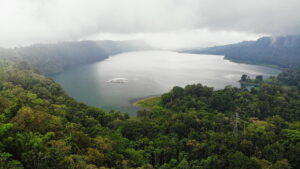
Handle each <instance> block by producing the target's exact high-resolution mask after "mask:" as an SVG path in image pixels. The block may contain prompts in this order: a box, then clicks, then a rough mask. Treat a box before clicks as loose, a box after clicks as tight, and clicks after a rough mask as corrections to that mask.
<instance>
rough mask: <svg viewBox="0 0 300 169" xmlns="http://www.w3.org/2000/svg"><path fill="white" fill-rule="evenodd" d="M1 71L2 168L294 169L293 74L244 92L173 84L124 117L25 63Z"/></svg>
mask: <svg viewBox="0 0 300 169" xmlns="http://www.w3.org/2000/svg"><path fill="white" fill-rule="evenodd" d="M0 65H1V66H0V169H2V168H3V169H4V168H5V169H7V168H8V169H10V168H16V169H22V168H26V169H27V168H28V169H52V168H59V169H83V168H85V169H96V168H102V169H104V168H120V169H121V168H139V169H153V168H159V169H171V168H172V169H173V168H175V169H190V168H191V169H204V168H207V169H208V168H209V169H218V168H245V169H246V168H247V169H248V168H249V169H252V168H253V169H254V168H255V169H256V168H262V169H267V168H268V169H277V168H278V169H279V168H284V169H285V168H286V169H291V168H293V169H294V168H295V169H296V168H297V167H298V166H300V162H299V159H300V156H299V154H300V149H299V147H300V135H299V132H300V123H299V121H300V120H299V118H300V115H299V113H300V111H299V110H300V101H299V100H300V91H299V89H298V88H294V87H290V86H289V87H286V86H288V85H291V83H286V82H285V80H282V79H293V80H296V81H297V78H285V77H286V76H289V75H290V73H289V72H291V71H288V72H285V73H283V74H281V75H279V77H280V78H274V79H273V80H265V81H262V82H260V83H261V85H260V87H258V88H252V89H251V90H247V89H243V88H233V87H230V86H228V87H225V88H224V89H222V90H217V91H215V90H213V88H211V87H207V86H203V85H201V84H195V85H187V86H186V87H184V88H181V87H174V88H173V89H172V90H171V91H170V92H168V93H166V94H163V95H162V96H161V97H155V98H151V99H146V100H143V101H141V102H139V103H140V104H139V105H140V106H145V107H146V109H145V110H141V111H138V112H137V116H136V117H129V116H128V115H127V114H122V113H120V112H115V111H110V112H105V111H104V110H102V109H100V108H95V107H88V106H86V105H84V104H82V103H78V102H76V101H75V100H74V99H72V98H70V97H69V96H67V95H66V94H65V92H64V91H63V90H62V88H61V87H60V86H59V85H58V84H56V83H54V82H53V81H52V80H51V79H48V78H46V77H44V76H42V75H40V74H38V73H36V72H35V71H34V70H32V69H31V68H30V66H24V65H23V66H21V67H20V66H19V64H18V62H12V61H7V60H0ZM293 73H297V72H293ZM292 77H294V75H292ZM246 79H247V78H246ZM294 84H295V83H294V82H293V84H292V85H294ZM297 84H298V82H297Z"/></svg>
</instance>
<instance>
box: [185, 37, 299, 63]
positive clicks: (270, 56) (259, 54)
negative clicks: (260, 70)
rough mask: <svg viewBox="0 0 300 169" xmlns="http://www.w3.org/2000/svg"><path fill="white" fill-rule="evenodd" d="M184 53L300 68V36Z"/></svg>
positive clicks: (265, 38) (267, 39) (260, 40)
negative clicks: (220, 56) (214, 55)
mask: <svg viewBox="0 0 300 169" xmlns="http://www.w3.org/2000/svg"><path fill="white" fill-rule="evenodd" d="M183 52H187V53H202V54H218V55H225V59H229V60H232V61H237V62H243V63H252V64H266V65H276V66H278V67H281V68H297V67H299V66H300V35H295V36H282V37H276V38H272V37H262V38H260V39H258V40H256V41H245V42H241V43H236V44H231V45H225V46H216V47H211V48H205V49H190V50H184V51H183Z"/></svg>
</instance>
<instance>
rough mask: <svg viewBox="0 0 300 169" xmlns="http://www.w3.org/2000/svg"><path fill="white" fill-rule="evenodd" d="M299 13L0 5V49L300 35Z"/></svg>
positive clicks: (181, 4) (227, 4)
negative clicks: (104, 39) (128, 39)
mask: <svg viewBox="0 0 300 169" xmlns="http://www.w3.org/2000/svg"><path fill="white" fill-rule="evenodd" d="M299 9H300V1H299V0H285V1H282V0H264V1H262V0H243V1H241V0H226V1H220V0H184V1H183V0H149V1H142V0H0V23H1V26H0V46H15V45H24V44H31V43H38V42H56V41H68V40H79V39H85V38H87V37H92V36H94V37H96V36H98V35H99V34H102V35H103V34H110V35H112V34H114V35H115V36H116V35H120V36H119V37H120V38H121V36H130V35H134V36H140V37H141V35H143V34H144V35H151V34H152V35H156V36H158V35H162V36H166V37H167V36H169V35H170V34H172V33H174V32H181V35H183V34H186V35H188V36H189V35H190V34H191V33H192V32H195V31H197V30H201V31H207V32H210V33H214V32H216V33H220V32H229V33H231V34H232V35H233V36H232V37H233V38H234V34H240V35H241V36H240V38H239V39H242V38H245V39H251V38H253V35H257V36H258V35H261V34H267V35H285V34H298V33H300V29H299V28H300V15H299ZM188 31H191V32H190V33H182V32H188ZM172 37H173V36H172ZM203 37H205V38H207V36H203ZM142 38H143V37H142ZM174 38H176V37H175V36H174ZM178 38H179V39H180V36H178ZM199 38H201V37H199ZM148 39H149V38H148ZM194 41H195V40H194ZM203 43H204V42H203ZM175 46H176V45H175Z"/></svg>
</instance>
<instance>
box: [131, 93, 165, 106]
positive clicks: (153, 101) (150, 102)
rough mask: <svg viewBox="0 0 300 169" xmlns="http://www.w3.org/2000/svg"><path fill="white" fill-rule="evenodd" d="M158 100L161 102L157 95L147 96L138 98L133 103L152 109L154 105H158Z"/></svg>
mask: <svg viewBox="0 0 300 169" xmlns="http://www.w3.org/2000/svg"><path fill="white" fill-rule="evenodd" d="M160 102H161V98H160V97H159V96H155V97H148V98H145V99H141V100H138V101H137V102H135V103H134V105H135V106H137V107H142V108H149V109H153V108H154V106H158V105H159V104H160Z"/></svg>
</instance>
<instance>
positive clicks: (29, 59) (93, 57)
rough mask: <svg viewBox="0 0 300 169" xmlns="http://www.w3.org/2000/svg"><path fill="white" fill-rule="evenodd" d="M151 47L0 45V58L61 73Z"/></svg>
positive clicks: (89, 43) (85, 43)
mask: <svg viewBox="0 0 300 169" xmlns="http://www.w3.org/2000/svg"><path fill="white" fill-rule="evenodd" d="M149 49H152V48H151V47H150V46H149V45H147V44H146V43H144V42H143V41H134V40H132V41H109V40H106V41H80V42H62V43H57V44H36V45H31V46H28V47H20V48H13V49H4V48H2V49H1V48H0V58H1V57H4V58H8V59H13V60H23V61H24V62H26V63H29V64H30V65H31V66H33V67H34V68H36V69H37V70H39V71H40V72H41V73H43V74H51V73H57V72H62V71H64V69H66V68H68V67H72V66H76V65H79V64H86V63H93V62H96V61H100V60H103V59H106V58H108V57H109V56H110V55H114V54H118V53H122V52H129V51H136V50H149Z"/></svg>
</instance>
